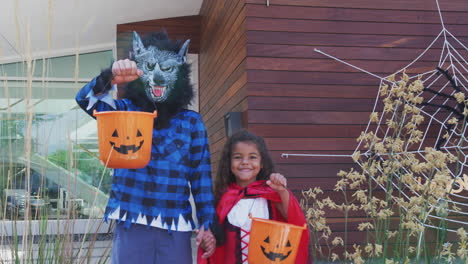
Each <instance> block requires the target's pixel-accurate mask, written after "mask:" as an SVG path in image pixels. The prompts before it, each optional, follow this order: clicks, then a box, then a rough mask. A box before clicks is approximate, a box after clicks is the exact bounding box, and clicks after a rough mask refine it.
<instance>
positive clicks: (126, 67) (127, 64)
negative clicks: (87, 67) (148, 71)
mask: <svg viewBox="0 0 468 264" xmlns="http://www.w3.org/2000/svg"><path fill="white" fill-rule="evenodd" d="M112 75H113V77H114V78H113V79H112V82H111V84H124V83H128V82H131V81H134V80H136V79H138V78H140V76H141V75H143V71H142V70H140V69H138V68H137V66H136V63H135V62H134V61H131V60H129V59H125V60H118V61H116V62H114V63H113V64H112Z"/></svg>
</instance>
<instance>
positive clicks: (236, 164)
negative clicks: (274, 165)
mask: <svg viewBox="0 0 468 264" xmlns="http://www.w3.org/2000/svg"><path fill="white" fill-rule="evenodd" d="M261 169H262V156H261V155H260V152H259V151H258V148H257V145H256V144H255V143H253V142H239V143H237V144H235V145H234V146H233V148H232V152H231V172H232V174H234V177H235V178H236V183H237V185H239V186H241V187H246V186H247V185H249V184H251V183H252V182H254V181H256V180H257V175H258V173H259V172H260V170H261Z"/></svg>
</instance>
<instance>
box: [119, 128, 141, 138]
mask: <svg viewBox="0 0 468 264" xmlns="http://www.w3.org/2000/svg"><path fill="white" fill-rule="evenodd" d="M138 132H139V131H138ZM112 137H119V133H117V129H116V130H114V133H112Z"/></svg>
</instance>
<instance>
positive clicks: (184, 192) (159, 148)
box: [76, 79, 215, 230]
mask: <svg viewBox="0 0 468 264" xmlns="http://www.w3.org/2000/svg"><path fill="white" fill-rule="evenodd" d="M95 85H96V79H94V80H92V81H91V82H90V83H88V84H87V85H85V86H84V87H83V88H82V89H81V90H80V91H79V92H78V94H77V96H76V101H77V102H78V104H79V105H80V107H81V108H82V109H83V110H85V111H86V112H87V113H88V114H89V115H91V116H93V115H92V112H93V110H94V109H96V111H98V112H100V111H113V110H120V111H138V110H139V108H138V107H137V106H135V105H134V104H133V103H132V102H131V101H130V100H128V99H123V100H114V102H113V104H115V107H116V109H113V107H111V106H110V105H109V104H108V103H106V102H103V101H100V100H98V101H97V102H96V104H94V105H93V106H92V107H88V103H89V98H87V95H88V94H89V93H90V91H92V89H93V87H94V86H95ZM87 108H88V109H87ZM170 122H171V123H170V126H169V128H165V129H160V130H155V129H153V142H152V147H151V161H150V162H149V164H148V165H147V166H146V167H144V168H142V169H114V174H113V181H112V187H111V192H110V197H109V201H108V204H107V208H106V212H105V215H104V217H105V219H106V220H107V218H108V216H109V214H111V213H113V212H114V211H116V210H117V209H118V208H119V209H120V216H119V219H120V220H124V221H125V226H127V227H129V226H130V225H131V224H132V223H135V222H136V220H137V218H138V216H139V215H140V214H141V215H142V216H143V217H144V218H146V222H147V224H148V225H149V224H150V223H151V222H152V221H153V220H155V219H156V218H157V217H158V216H159V217H160V219H161V221H162V224H163V225H165V224H166V225H167V227H168V229H169V230H171V228H172V224H173V223H174V225H175V229H176V230H177V226H178V221H179V216H182V217H183V218H184V219H185V220H186V221H187V222H189V223H190V224H191V226H192V229H193V228H195V225H194V221H193V219H192V208H191V205H190V202H189V196H190V189H191V191H192V194H193V197H194V200H195V205H196V208H197V209H196V213H197V218H198V221H199V223H200V224H203V225H204V227H205V228H208V227H209V225H210V224H211V223H213V221H214V216H215V210H214V207H213V194H212V183H211V165H210V152H209V145H208V138H207V134H206V129H205V125H204V124H203V121H202V119H201V116H200V115H199V114H198V113H196V112H194V111H189V110H182V111H180V112H179V113H177V114H176V115H175V116H174V117H173V118H172V119H171V121H170ZM189 183H190V186H191V187H189Z"/></svg>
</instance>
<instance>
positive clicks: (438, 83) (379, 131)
mask: <svg viewBox="0 0 468 264" xmlns="http://www.w3.org/2000/svg"><path fill="white" fill-rule="evenodd" d="M436 3H437V8H438V11H439V16H440V20H441V25H442V30H441V31H440V33H439V34H438V35H437V37H436V38H435V39H434V40H433V41H432V43H431V44H430V45H429V46H428V47H427V48H426V49H425V50H424V51H423V52H422V53H421V54H420V55H419V56H418V57H417V58H416V59H414V60H413V61H412V62H411V63H409V64H408V65H406V66H405V67H403V68H402V69H400V70H398V71H396V72H395V73H394V74H392V75H389V76H385V77H381V76H378V75H376V74H373V73H371V72H368V71H366V70H363V69H361V68H359V67H356V66H354V65H351V64H349V63H347V62H345V61H342V60H340V59H338V58H336V57H333V56H331V55H329V54H326V53H324V52H322V51H320V50H316V52H318V53H321V54H323V55H325V56H327V57H329V58H332V59H334V60H336V61H339V62H341V63H344V64H346V65H348V66H350V67H353V68H355V69H357V70H359V71H362V72H364V73H367V74H369V75H371V76H374V77H376V78H378V79H380V85H379V92H378V94H377V97H376V100H375V104H374V107H373V111H372V112H378V111H379V110H381V108H382V105H383V101H384V100H385V98H383V97H382V95H381V91H382V89H383V88H384V89H386V87H389V89H392V88H396V87H398V85H399V83H398V81H394V80H393V78H392V77H391V76H395V75H402V74H405V75H407V76H408V78H409V80H408V81H409V82H411V81H415V80H420V81H421V82H422V84H423V87H424V88H423V90H422V91H420V92H418V94H417V95H418V96H421V97H422V98H423V101H422V102H420V103H417V104H412V105H413V106H416V107H417V108H418V109H419V112H420V114H421V115H422V116H423V117H424V120H425V123H424V124H422V125H420V126H418V129H419V130H421V131H422V137H421V140H420V141H419V142H417V143H416V144H414V143H413V144H410V143H406V145H404V146H403V149H404V151H402V152H401V153H399V154H398V155H401V156H400V157H399V159H398V160H400V161H404V160H405V159H409V155H411V156H414V157H417V159H418V160H420V161H422V162H429V161H428V160H427V155H426V154H427V153H426V148H427V147H430V148H433V149H436V150H439V151H441V152H444V153H451V154H453V155H455V156H456V157H458V159H457V160H456V162H455V163H454V164H449V165H447V166H446V168H445V169H446V171H448V172H449V174H450V176H451V179H452V180H451V181H450V183H451V184H450V186H448V187H447V192H448V198H443V197H440V198H438V199H437V201H436V202H435V203H432V204H428V214H427V215H426V217H425V218H424V219H423V220H418V221H419V222H420V223H421V224H422V225H424V226H426V227H431V228H437V229H441V227H440V226H435V225H433V224H432V222H433V221H432V220H444V221H447V223H448V225H447V226H446V227H444V229H446V230H447V231H451V232H456V230H457V229H458V228H460V227H462V228H464V229H465V230H467V229H468V222H467V221H466V219H468V196H466V194H467V193H468V176H464V174H468V168H467V167H468V164H467V149H468V144H467V139H466V135H467V118H466V113H465V115H464V111H465V103H464V102H462V100H457V95H460V94H461V93H462V94H464V95H466V96H468V62H467V59H466V58H467V57H468V48H467V47H466V46H465V45H464V44H463V43H462V42H461V41H459V40H458V39H457V38H456V37H455V36H454V35H453V34H452V33H450V32H449V31H448V30H447V29H446V28H445V25H444V21H443V18H442V13H441V11H440V7H439V3H438V1H437V0H436ZM437 49H441V52H440V54H438V55H439V61H438V63H437V65H431V66H429V67H430V68H427V64H425V63H424V64H425V65H424V66H423V67H421V65H423V63H422V62H421V61H422V60H423V58H425V57H429V58H430V57H432V56H433V53H434V52H435V51H437ZM416 65H418V67H416ZM424 67H426V68H424ZM421 68H423V69H424V70H423V71H422V70H421ZM405 103H406V104H411V102H405ZM393 115H395V112H393ZM384 116H386V117H387V118H388V116H389V114H387V115H384V114H382V115H381V117H380V119H379V121H378V122H377V124H372V123H373V122H372V121H371V120H369V123H368V124H367V128H366V130H365V132H364V133H368V132H370V131H373V132H374V134H375V135H376V136H378V137H380V138H382V139H383V140H385V139H386V138H387V137H389V136H391V132H392V131H391V129H390V126H388V125H387V124H386V121H387V120H388V119H385V118H384ZM390 119H391V117H390ZM364 144H365V143H364V141H363V140H361V141H360V142H359V143H358V145H357V147H356V150H355V153H358V151H359V150H362V149H363V145H364ZM359 155H360V157H359V160H357V159H355V160H357V161H356V163H357V164H358V165H359V166H361V168H362V169H363V170H364V169H365V166H364V162H365V161H366V160H369V159H373V158H374V159H375V158H376V157H375V153H372V152H371V151H369V150H367V151H365V152H364V153H359ZM406 155H408V157H406ZM287 156H347V157H352V156H353V155H352V154H351V155H321V154H283V157H287ZM377 159H379V160H381V161H384V160H385V159H387V155H379V157H377ZM399 165H400V168H401V169H402V170H403V171H400V173H411V174H412V173H413V171H412V170H411V168H410V167H409V166H406V167H405V166H404V165H402V164H399ZM380 170H382V169H380ZM380 173H382V174H383V173H384V172H383V171H380ZM400 173H394V175H393V176H394V177H393V179H394V180H393V181H392V183H391V184H392V185H393V186H391V187H392V188H391V189H393V190H389V188H388V186H387V187H386V186H383V185H382V184H380V183H378V181H377V180H376V179H375V178H374V177H373V176H372V175H371V174H370V173H369V175H371V176H370V177H372V178H373V180H374V181H375V182H377V184H378V185H379V186H380V187H381V188H382V189H383V190H384V191H386V192H388V193H390V194H391V195H392V196H399V197H402V198H403V199H406V200H409V199H410V196H412V195H416V196H420V195H421V193H420V192H418V191H415V190H414V188H410V186H408V184H406V183H405V184H398V181H401V179H400V177H401V174H400ZM419 176H420V177H419V178H418V179H416V178H414V181H415V182H416V183H417V184H420V185H422V184H423V182H425V181H430V180H431V178H430V176H429V175H427V174H425V173H419ZM395 192H396V193H397V195H395ZM441 206H444V207H445V208H446V209H444V213H443V214H441V213H440V211H439V210H438V209H439V208H440V207H441ZM403 209H405V210H407V209H408V208H404V207H403Z"/></svg>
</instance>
